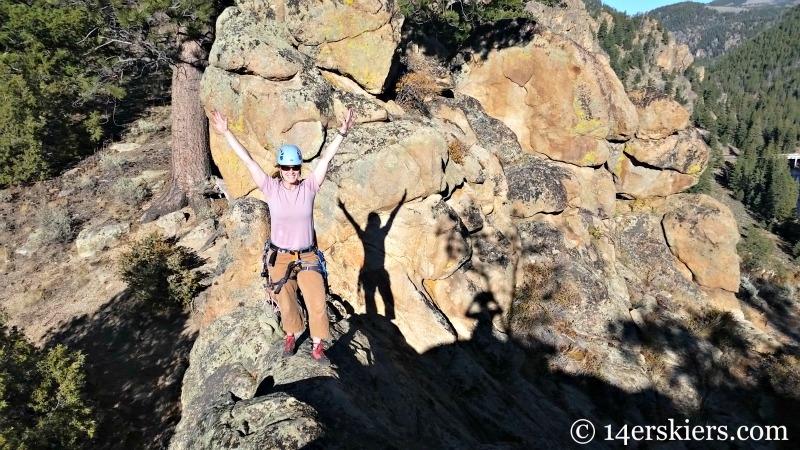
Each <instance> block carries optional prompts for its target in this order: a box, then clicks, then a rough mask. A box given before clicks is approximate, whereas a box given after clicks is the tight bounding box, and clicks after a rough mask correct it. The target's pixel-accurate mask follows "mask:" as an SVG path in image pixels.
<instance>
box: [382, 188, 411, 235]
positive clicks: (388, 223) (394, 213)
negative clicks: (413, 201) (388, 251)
mask: <svg viewBox="0 0 800 450" xmlns="http://www.w3.org/2000/svg"><path fill="white" fill-rule="evenodd" d="M406 196H408V189H405V190H404V191H403V197H402V198H400V201H399V202H398V203H397V206H395V207H394V209H393V210H392V212H391V213H390V214H389V220H387V221H386V225H384V226H383V229H384V230H386V232H388V231H389V229H390V228H391V227H392V222H394V218H395V217H397V213H398V212H399V211H400V207H401V206H403V203H405V202H406Z"/></svg>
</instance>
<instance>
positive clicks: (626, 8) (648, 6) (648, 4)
mask: <svg viewBox="0 0 800 450" xmlns="http://www.w3.org/2000/svg"><path fill="white" fill-rule="evenodd" d="M601 1H602V2H603V3H604V4H605V5H607V6H610V7H612V8H614V9H616V10H617V11H622V12H625V13H628V15H629V16H632V15H634V14H637V13H642V12H647V11H652V10H654V9H656V8H660V7H662V6H666V5H671V4H673V3H681V1H682V0H601ZM694 1H696V2H697V3H709V2H710V1H711V0H694Z"/></svg>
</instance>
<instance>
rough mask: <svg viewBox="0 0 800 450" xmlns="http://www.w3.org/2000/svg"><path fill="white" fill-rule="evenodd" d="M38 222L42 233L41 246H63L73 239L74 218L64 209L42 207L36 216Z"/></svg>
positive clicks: (40, 237)
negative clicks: (57, 244) (55, 244)
mask: <svg viewBox="0 0 800 450" xmlns="http://www.w3.org/2000/svg"><path fill="white" fill-rule="evenodd" d="M36 222H37V224H38V228H39V230H40V232H41V234H40V235H39V243H41V244H53V243H59V244H63V243H66V242H68V241H69V240H70V239H71V238H72V218H70V215H69V213H68V212H67V210H65V209H63V208H59V207H56V206H50V205H44V206H42V207H41V208H40V209H39V212H38V213H37V214H36Z"/></svg>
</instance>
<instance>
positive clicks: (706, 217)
mask: <svg viewBox="0 0 800 450" xmlns="http://www.w3.org/2000/svg"><path fill="white" fill-rule="evenodd" d="M664 208H665V211H666V212H665V214H664V219H663V220H662V225H663V227H664V234H665V236H666V239H667V243H668V244H669V249H670V251H671V252H672V253H673V254H674V255H675V256H676V257H677V258H678V259H679V260H680V261H681V262H683V263H684V264H686V267H688V268H689V270H691V272H692V275H693V279H694V280H695V281H696V282H697V284H699V285H700V286H703V287H706V288H720V289H724V290H726V291H729V292H738V290H739V256H738V254H737V252H736V244H737V243H738V242H739V228H738V226H737V224H736V219H735V218H734V216H733V213H731V211H730V210H729V209H728V208H727V207H726V206H725V205H723V204H722V203H720V202H719V201H717V200H714V199H713V198H711V197H709V196H707V195H702V194H700V195H691V194H681V195H675V196H672V197H670V198H668V201H667V202H666V204H665V206H664Z"/></svg>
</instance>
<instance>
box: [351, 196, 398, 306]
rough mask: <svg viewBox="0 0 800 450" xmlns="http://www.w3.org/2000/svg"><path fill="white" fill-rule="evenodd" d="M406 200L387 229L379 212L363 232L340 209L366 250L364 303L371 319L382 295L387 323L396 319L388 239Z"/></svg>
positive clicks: (362, 279) (362, 278) (360, 282)
mask: <svg viewBox="0 0 800 450" xmlns="http://www.w3.org/2000/svg"><path fill="white" fill-rule="evenodd" d="M405 200H406V193H405V192H404V193H403V197H402V198H401V199H400V201H399V202H398V203H397V206H396V207H395V208H394V209H393V210H392V212H391V213H390V214H389V219H387V220H386V224H385V225H381V217H380V216H379V215H378V213H376V212H374V211H373V212H370V213H369V215H368V216H367V225H366V227H364V229H363V230H362V229H361V227H360V226H359V225H358V222H356V220H355V219H354V218H353V216H352V215H350V212H348V211H347V208H346V207H345V205H344V203H342V201H341V200H340V201H339V208H340V209H341V210H342V212H344V215H345V217H347V220H348V221H349V222H350V224H351V225H352V226H353V228H354V229H355V230H356V234H357V235H358V238H359V239H360V240H361V243H362V245H363V246H364V264H363V265H362V266H361V270H360V271H359V272H358V286H359V289H364V301H365V303H366V312H367V315H368V316H372V315H377V314H378V306H377V304H376V299H375V295H376V294H380V296H381V298H382V299H383V304H384V311H385V312H384V315H385V316H386V318H387V319H389V320H392V319H394V318H395V314H394V297H393V296H392V287H391V280H390V279H389V272H388V271H387V270H386V263H385V258H386V237H387V236H388V235H389V230H391V228H392V223H393V222H394V219H395V217H397V213H398V212H399V211H400V207H401V206H403V203H404V202H405Z"/></svg>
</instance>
